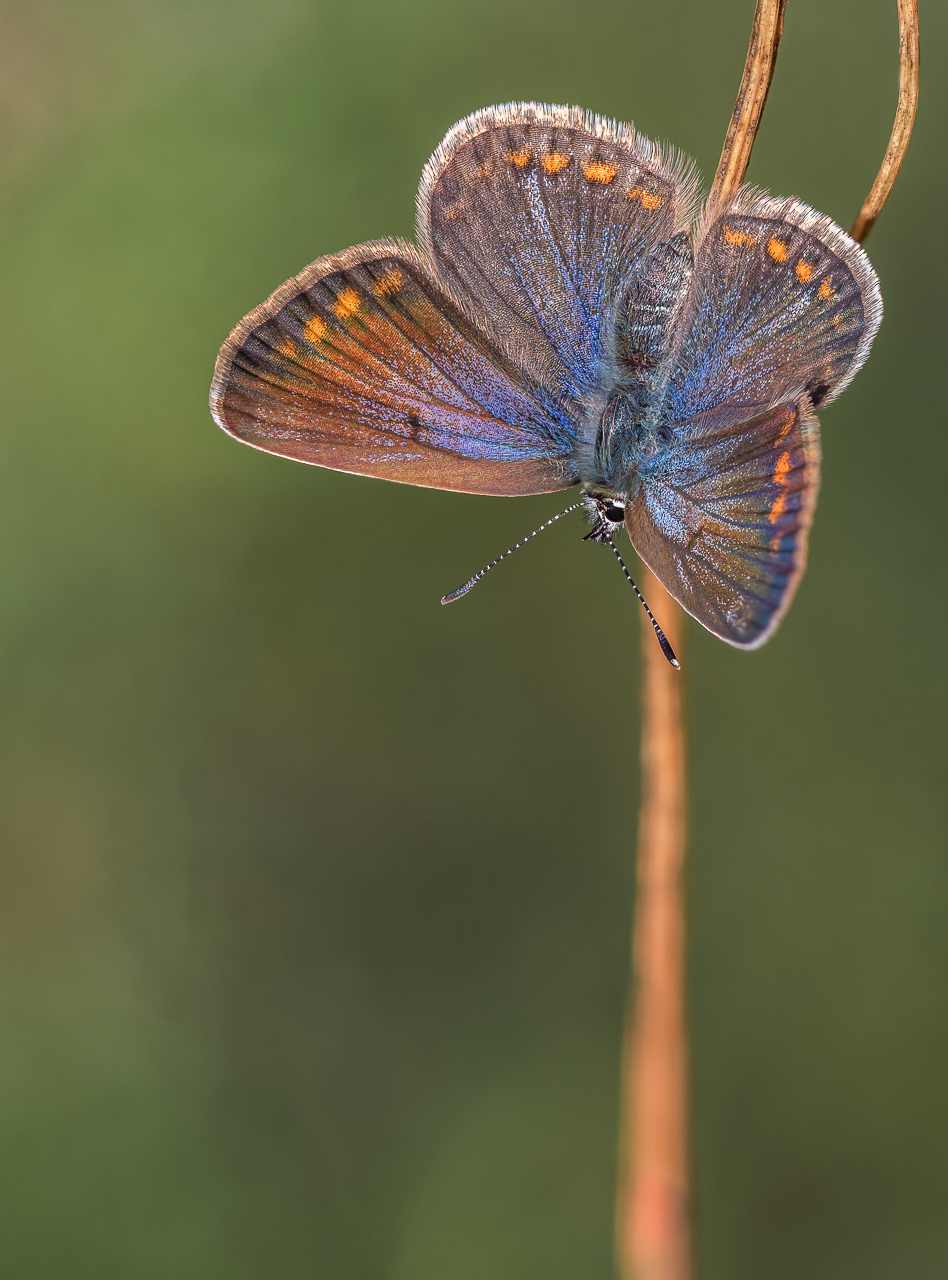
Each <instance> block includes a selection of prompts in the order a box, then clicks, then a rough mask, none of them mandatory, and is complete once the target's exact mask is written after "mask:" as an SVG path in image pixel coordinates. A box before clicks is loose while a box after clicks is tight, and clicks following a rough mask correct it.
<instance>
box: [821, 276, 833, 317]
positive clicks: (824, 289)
mask: <svg viewBox="0 0 948 1280" xmlns="http://www.w3.org/2000/svg"><path fill="white" fill-rule="evenodd" d="M819 296H820V297H821V298H822V299H823V301H824V302H829V301H830V300H831V299H832V298H835V297H836V290H835V289H834V288H833V286H832V285H831V284H830V278H829V276H827V277H826V279H825V280H824V281H823V283H822V284H821V285H820V294H819ZM834 318H835V317H834Z"/></svg>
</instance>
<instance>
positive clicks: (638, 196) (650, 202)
mask: <svg viewBox="0 0 948 1280" xmlns="http://www.w3.org/2000/svg"><path fill="white" fill-rule="evenodd" d="M629 199H630V200H638V201H639V203H640V204H641V205H642V208H643V209H648V210H650V211H651V212H654V211H655V210H656V209H657V208H659V206H660V205H663V204H664V203H665V197H664V196H655V195H652V194H651V193H650V192H648V191H645V190H644V189H643V188H642V187H633V188H632V190H631V191H630V192H629Z"/></svg>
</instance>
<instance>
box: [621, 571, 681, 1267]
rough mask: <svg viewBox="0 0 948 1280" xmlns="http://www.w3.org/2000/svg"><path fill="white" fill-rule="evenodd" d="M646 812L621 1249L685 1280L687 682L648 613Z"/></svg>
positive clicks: (669, 612) (660, 595) (648, 585)
mask: <svg viewBox="0 0 948 1280" xmlns="http://www.w3.org/2000/svg"><path fill="white" fill-rule="evenodd" d="M642 587H643V592H644V594H645V597H646V599H647V600H648V601H649V602H650V603H651V606H652V609H653V611H654V613H655V616H656V617H657V618H658V621H659V624H660V625H661V627H662V628H663V630H664V631H665V634H666V635H667V636H668V639H669V641H670V642H671V645H672V647H673V648H674V650H675V651H676V653H678V654H679V655H680V654H681V643H682V630H683V628H682V623H683V620H684V618H683V614H682V611H681V609H680V608H679V607H678V605H677V604H676V603H675V602H674V600H672V598H671V597H670V596H669V595H668V594H667V593H666V592H665V590H664V588H663V587H662V586H661V585H660V583H659V582H658V579H657V578H656V577H655V576H654V575H653V574H652V573H650V572H648V571H647V572H646V574H645V580H644V581H643V583H642ZM642 621H643V627H642V662H643V666H644V685H643V705H642V807H641V815H640V819H639V856H638V867H637V888H636V900H635V928H634V935H633V938H634V942H633V953H632V967H633V990H632V993H631V996H630V1010H629V1017H628V1019H627V1022H626V1037H625V1046H624V1054H623V1057H624V1061H623V1077H624V1078H623V1109H624V1115H623V1124H622V1135H621V1142H622V1165H623V1171H622V1177H621V1179H620V1184H619V1203H618V1205H617V1210H618V1212H617V1230H618V1233H619V1238H618V1241H617V1244H618V1252H619V1257H620V1260H621V1264H622V1271H623V1276H624V1277H625V1278H626V1280H632V1278H633V1277H634V1280H687V1278H688V1276H689V1275H690V1271H691V1239H690V1229H689V1214H688V1194H689V1178H688V1165H689V1157H688V1063H687V1056H688V1055H687V1042H688V1041H687V1032H686V1028H685V981H684V977H685V975H684V964H685V947H684V940H685V937H684V935H685V922H684V919H685V918H684V902H683V884H682V878H683V871H684V861H685V836H686V832H685V817H686V814H685V809H686V799H685V797H686V781H685V778H686V774H685V718H684V707H683V688H682V679H681V676H680V674H679V673H678V672H677V671H675V670H674V669H673V668H672V667H671V666H669V664H668V663H667V662H666V660H665V657H664V655H663V653H662V651H661V649H660V648H659V647H658V645H657V644H656V643H655V636H654V633H653V631H652V627H651V623H650V622H649V620H648V618H647V617H646V616H645V614H644V613H643V614H642Z"/></svg>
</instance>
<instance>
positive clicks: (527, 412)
mask: <svg viewBox="0 0 948 1280" xmlns="http://www.w3.org/2000/svg"><path fill="white" fill-rule="evenodd" d="M211 407H212V410H213V412H214V416H215V418H216V420H217V422H218V423H219V424H220V426H222V427H223V428H224V429H225V430H226V431H228V432H230V433H231V434H232V435H235V436H237V437H239V438H240V439H242V440H245V441H246V442H247V443H249V444H253V445H255V446H256V447H257V448H260V449H265V450H268V451H269V452H272V453H279V454H283V455H285V456H287V457H292V458H297V459H299V460H300V461H304V462H313V463H318V464H319V465H321V466H326V467H332V468H335V469H336V470H341V471H351V472H356V473H358V474H360V475H374V476H382V477H385V478H386V479H390V480H401V481H405V482H407V483H411V484H422V485H431V486H434V487H437V488H444V489H457V490H464V491H467V492H472V493H498V494H524V493H537V492H547V491H550V490H554V489H561V488H564V487H565V486H567V485H569V484H572V483H574V482H575V474H574V470H575V469H574V467H573V464H572V463H571V462H570V459H569V455H570V453H571V451H572V448H573V441H574V436H575V424H574V422H573V420H572V418H571V416H570V413H569V412H568V410H567V409H566V408H564V406H563V405H562V403H561V402H560V401H559V400H558V399H557V398H555V397H553V396H551V395H550V394H549V393H548V392H545V391H544V390H543V388H542V387H540V386H539V385H538V384H536V383H534V382H533V381H532V380H530V379H529V378H528V377H526V376H524V375H522V374H521V373H519V372H518V371H517V370H516V369H514V368H513V366H512V365H511V364H510V362H509V360H507V359H506V358H505V357H504V355H503V354H502V353H501V352H500V351H498V350H496V349H495V348H494V347H493V345H492V344H491V343H490V341H489V340H488V339H487V338H486V337H485V336H484V335H483V334H481V333H479V332H478V331H477V329H476V328H475V327H474V326H473V325H472V324H471V322H470V321H469V320H468V319H467V318H466V317H465V316H464V315H462V313H461V312H460V310H459V309H458V308H457V307H456V306H455V305H454V304H453V303H452V301H451V299H450V298H448V297H447V296H446V295H445V293H444V291H443V290H442V289H440V288H439V287H438V286H437V285H436V284H435V283H434V281H433V280H432V279H431V275H430V272H429V271H428V269H427V267H426V264H425V263H424V262H423V260H422V259H421V257H420V255H419V254H418V253H417V251H415V250H413V249H412V248H411V247H410V246H408V245H404V244H400V243H397V242H381V243H377V244H369V245H360V246H357V247H356V248H354V249H350V250H347V251H346V253H343V254H339V255H336V256H333V257H328V258H322V259H320V260H319V261H318V262H315V263H313V264H312V265H311V266H310V267H308V268H307V269H306V270H305V271H304V272H303V273H302V274H301V275H299V276H297V277H296V278H295V279H294V280H291V281H289V282H288V283H287V284H285V285H283V286H282V288H281V289H278V290H277V292H276V293H275V294H274V295H273V296H272V297H271V298H270V299H269V301H268V302H266V303H264V304H263V306H262V307H258V308H257V310H256V311H254V312H252V313H251V314H250V315H249V316H247V317H246V319H245V320H244V321H243V323H242V324H241V325H240V326H239V327H238V328H237V329H236V330H235V331H234V333H233V334H232V335H231V337H230V338H229V339H228V342H227V343H226V344H225V345H224V348H223V349H222V351H221V355H220V357H219V358H218V364H217V369H216V372H215V378H214V384H213V387H212V392H211Z"/></svg>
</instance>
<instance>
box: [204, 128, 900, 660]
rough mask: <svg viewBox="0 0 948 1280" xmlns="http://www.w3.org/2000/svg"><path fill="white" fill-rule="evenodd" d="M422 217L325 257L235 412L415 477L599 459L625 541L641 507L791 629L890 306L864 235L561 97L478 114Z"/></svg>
mask: <svg viewBox="0 0 948 1280" xmlns="http://www.w3.org/2000/svg"><path fill="white" fill-rule="evenodd" d="M417 219H418V221H417V245H412V244H409V243H406V242H405V241H402V240H379V241H373V242H372V243H369V244H362V245H357V246H356V247H355V248H352V249H347V250H346V251H345V252H344V253H340V254H333V255H330V256H328V257H324V258H320V259H319V260H318V261H316V262H314V263H312V264H311V265H310V266H308V267H307V268H306V269H305V270H304V271H302V272H301V273H300V274H299V275H298V276H295V277H294V278H293V279H292V280H288V281H287V282H286V284H284V285H282V286H281V287H280V288H279V289H277V290H276V292H275V293H274V294H273V295H272V296H271V297H270V298H269V299H268V300H267V301H266V302H264V303H263V304H262V305H261V306H259V307H257V309H256V310H255V311H252V312H251V313H250V314H249V315H248V316H247V317H246V318H245V319H244V320H243V321H242V322H241V323H240V324H239V325H238V326H237V328H236V329H235V330H234V331H233V333H232V334H231V335H230V337H229V338H228V339H227V341H226V342H225V343H224V346H223V347H222V349H221V352H220V355H219V357H218V360H217V366H216V369H215V373H214V381H213V384H212V387H211V411H212V414H213V416H214V419H215V420H216V422H217V423H218V425H219V426H221V427H223V429H224V430H225V431H227V432H229V433H230V434H231V435H232V436H235V437H236V438H237V439H239V440H242V441H244V442H245V443H247V444H250V445H252V446H254V447H255V448H258V449H263V450H266V451H268V452H270V453H277V454H282V455H283V456H285V457H289V458H295V459H297V460H298V461H301V462H309V463H315V464H317V465H318V466H323V467H331V468H333V469H335V470H338V471H348V472H353V473H355V474H357V475H363V476H381V477H384V478H385V479H388V480H398V481H402V482H403V483H407V484H416V485H428V486H432V487H435V488H439V489H454V490H459V491H461V492H465V493H482V494H498V495H508V496H518V495H523V494H538V493H549V492H552V491H554V490H560V489H566V488H569V487H571V486H573V485H581V486H582V489H581V497H580V499H579V501H578V502H576V503H574V504H573V505H572V506H570V507H568V508H567V511H572V510H575V509H576V508H578V507H582V508H583V509H584V510H585V512H586V515H587V517H588V519H589V521H590V524H591V525H592V528H591V531H590V533H589V534H587V538H590V539H592V541H594V542H600V543H605V544H608V545H609V546H611V547H612V549H613V551H614V552H615V554H616V556H617V558H619V560H620V564H622V560H621V556H620V555H619V552H618V550H617V548H616V547H615V543H614V542H613V537H614V535H615V534H616V533H617V532H618V531H619V530H620V529H621V528H622V526H623V525H624V526H625V529H626V531H627V533H628V536H629V538H630V540H631V542H632V545H633V547H634V549H635V551H636V552H637V554H638V555H639V557H640V559H641V560H642V561H644V563H645V564H646V565H647V566H648V567H649V568H650V569H651V570H652V572H653V573H654V574H655V576H656V577H657V578H658V579H659V581H660V582H661V583H662V584H663V586H664V587H665V588H666V590H667V591H668V592H669V594H670V595H672V596H673V597H674V598H675V599H676V600H677V601H678V602H679V604H681V605H682V607H683V608H684V609H685V610H686V611H687V612H688V613H689V614H691V616H692V617H693V618H696V619H697V621H698V622H699V623H701V625H702V626H704V627H706V628H707V629H708V630H709V631H711V632H713V634H714V635H716V636H719V637H720V638H721V639H722V640H724V641H726V642H727V643H728V644H731V645H735V646H737V647H738V648H741V649H755V648H758V647H759V646H760V645H762V644H764V643H765V641H767V640H768V639H769V638H770V637H771V636H772V635H773V634H774V631H775V630H776V629H777V627H778V626H779V624H780V621H781V620H782V618H783V616H784V614H785V613H786V611H787V608H788V607H789V605H790V601H791V599H792V597H793V594H794V592H795V590H796V587H797V584H798V583H799V580H800V577H801V575H802V573H803V570H804V566H805V562H806V553H807V537H808V532H809V528H810V524H811V522H812V519H813V512H814V508H815V505H816V498H817V490H818V487H819V473H820V435H819V424H818V422H817V418H816V413H815V411H816V409H817V408H818V407H820V406H822V405H824V404H828V403H829V402H830V401H832V400H833V399H835V398H836V396H838V395H839V394H840V392H841V391H842V390H843V389H844V388H845V387H846V386H847V385H848V383H849V382H850V381H851V380H852V378H853V377H854V375H855V373H856V371H857V370H858V369H859V367H860V365H861V364H862V363H863V362H864V361H865V359H866V357H867V356H868V354H869V348H870V346H871V344H872V341H873V338H874V337H875V334H876V332H877V330H878V328H879V324H880V322H881V319H882V298H881V294H880V291H879V284H878V280H877V277H876V275H875V272H874V271H873V269H872V267H871V265H870V263H869V260H868V258H867V257H866V255H865V254H864V253H863V251H862V249H861V248H860V247H859V246H858V245H857V244H856V242H855V241H854V240H852V239H851V238H850V237H849V236H848V235H847V234H846V233H845V232H844V231H843V230H842V229H841V228H840V227H839V226H837V225H836V223H834V222H833V221H832V220H831V219H830V218H828V217H826V216H825V215H824V214H821V213H817V212H816V211H815V210H813V209H811V208H809V207H808V206H807V205H805V204H802V203H801V202H800V201H798V200H796V199H775V198H771V197H769V196H768V195H766V194H765V193H762V192H760V191H758V190H756V189H754V188H751V187H743V188H741V190H740V191H739V192H738V194H737V195H736V196H735V197H734V198H733V199H732V200H730V201H728V202H727V203H726V204H724V205H720V204H719V205H717V206H708V205H705V207H704V208H702V207H701V203H700V199H699V180H698V178H697V175H696V173H695V170H694V168H693V166H692V165H691V164H690V162H688V161H686V160H685V159H684V158H683V157H681V156H679V155H678V154H677V153H674V152H671V151H669V150H666V149H663V148H661V147H659V146H657V145H656V144H655V143H652V142H650V141H649V140H648V139H647V138H644V137H642V136H641V135H640V134H638V133H637V132H636V131H635V129H634V128H633V127H632V126H631V125H626V124H619V123H616V122H614V121H611V120H607V119H603V118H601V117H599V116H595V115H591V114H589V113H586V112H583V111H581V110H579V109H578V108H575V107H554V106H541V105H537V104H535V103H527V104H519V103H512V104H508V105H506V106H500V107H491V108H487V109H486V110H482V111H478V112H476V113H475V114H473V115H471V116H468V117H467V118H466V119H464V120H462V121H461V122H460V123H459V124H457V125H455V126H454V128H453V129H451V130H450V131H449V133H448V134H447V136H446V137H445V139H444V141H443V142H442V143H441V145H440V146H439V147H438V149H437V150H436V151H435V153H434V155H433V156H432V157H431V159H430V160H429V161H428V164H427V165H426V167H425V170H424V172H423V174H422V179H421V185H420V188H419V191H418V201H417ZM563 514H566V512H561V513H560V515H563ZM556 519H559V516H555V517H554V520H556ZM551 523H553V521H547V522H546V524H545V525H542V526H541V529H542V528H546V527H547V525H549V524H551ZM539 531H540V530H535V531H534V533H532V534H530V535H529V537H533V536H535V534H536V533H538V532H539ZM527 540H528V539H524V540H523V541H527ZM518 545H521V544H518ZM511 550H513V548H512V549H511ZM504 554H505V555H507V554H509V552H505V553H504ZM503 558H504V556H501V557H498V561H499V560H501V559H503ZM498 561H494V562H493V563H497V562H498ZM487 567H488V568H490V567H492V566H491V565H489V566H487ZM623 568H624V569H625V565H624V564H623ZM484 572H486V570H482V571H481V572H480V573H479V574H476V575H475V576H474V577H473V578H472V579H470V580H469V581H468V582H467V583H465V584H464V586H463V587H461V588H459V589H458V590H457V591H455V592H452V593H451V594H450V595H448V596H446V597H444V602H445V603H447V602H449V601H451V600H454V599H457V598H458V597H459V596H460V595H462V594H464V592H466V591H467V590H469V589H470V587H471V586H472V585H473V584H474V583H475V582H476V581H478V580H479V578H480V577H482V576H483V573H484ZM625 572H626V576H627V577H629V581H630V582H631V581H632V579H631V576H630V575H629V573H628V570H627V569H626V570H625ZM633 586H635V584H634V583H633ZM636 591H637V593H638V588H636ZM639 598H640V599H642V597H641V594H639ZM642 602H643V604H644V603H645V602H644V600H643V601H642ZM647 608H648V606H647V605H646V609H647ZM649 616H650V617H651V616H652V615H651V613H649ZM653 625H654V626H655V628H656V634H657V635H658V636H659V640H660V642H662V644H663V649H664V650H665V652H666V657H668V658H669V661H671V662H673V665H676V666H677V665H678V663H677V659H675V657H674V654H673V653H672V652H671V649H670V647H669V646H668V643H667V641H666V640H665V638H664V636H663V634H662V633H661V629H660V628H659V627H658V624H657V623H655V622H654V619H653Z"/></svg>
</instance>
